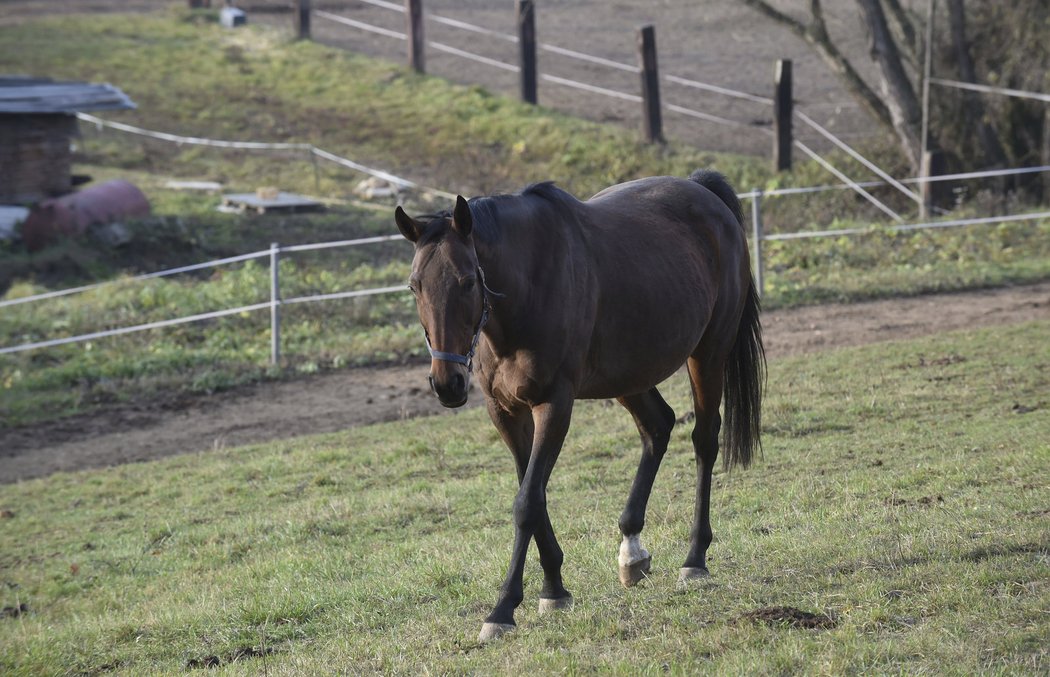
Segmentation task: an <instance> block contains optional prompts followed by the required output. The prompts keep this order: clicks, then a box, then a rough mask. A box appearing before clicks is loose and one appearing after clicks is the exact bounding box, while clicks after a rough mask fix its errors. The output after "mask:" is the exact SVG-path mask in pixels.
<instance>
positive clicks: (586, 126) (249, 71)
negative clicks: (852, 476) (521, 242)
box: [0, 11, 1050, 428]
mask: <svg viewBox="0 0 1050 677" xmlns="http://www.w3.org/2000/svg"><path fill="white" fill-rule="evenodd" d="M214 19H215V13H214V12H210V13H209V12H196V13H193V12H187V11H182V12H173V13H170V14H165V13H161V14H159V15H156V16H120V15H107V16H102V17H65V18H60V19H48V20H39V21H30V22H27V23H25V24H22V25H18V26H0V71H4V72H16V73H32V74H36V75H49V76H52V77H55V78H59V79H62V78H71V79H84V80H92V81H109V82H112V83H114V84H116V85H117V86H120V87H121V88H123V89H124V90H125V91H126V92H127V93H128V94H129V95H130V96H131V97H132V98H133V99H134V100H135V101H136V102H137V103H138V106H139V108H138V109H137V110H135V111H128V112H117V113H112V114H108V115H107V116H106V117H112V118H114V119H120V120H122V121H125V122H129V123H132V124H135V125H139V126H143V127H147V128H152V129H158V130H162V131H169V132H176V133H181V134H189V135H195V136H208V137H217V138H227V139H242V140H245V139H248V140H269V141H289V142H309V143H314V144H317V145H319V146H322V147H324V148H326V149H328V150H331V151H332V152H336V153H341V154H346V155H348V156H350V157H352V158H354V159H356V160H359V161H362V162H365V163H368V164H372V165H375V166H378V167H383V168H386V169H390V170H392V171H395V172H398V173H401V174H404V175H405V176H408V177H410V178H414V179H417V180H419V181H421V182H423V183H427V184H430V185H435V186H436V187H439V188H444V189H450V190H461V191H463V192H464V193H466V194H468V195H472V194H481V193H486V192H490V191H500V190H515V189H517V188H519V187H521V186H523V185H525V184H527V183H530V182H533V181H537V180H545V179H554V180H557V181H558V182H559V183H560V185H562V186H564V187H565V188H567V189H569V190H570V191H573V192H574V193H576V194H577V195H579V196H581V197H586V196H588V195H590V194H592V193H593V192H595V191H597V190H599V189H601V188H604V187H606V186H607V185H609V184H612V183H615V182H618V181H623V180H627V179H631V178H635V177H638V176H643V175H654V174H675V175H680V176H681V175H686V174H688V173H689V172H690V171H692V170H693V169H694V168H696V167H698V166H708V167H713V168H715V169H718V170H720V171H722V172H724V173H725V174H726V175H727V176H728V177H729V178H730V179H731V180H732V181H733V182H734V183H735V184H736V186H737V187H738V188H740V189H741V190H744V189H748V188H751V187H753V186H759V187H762V186H765V187H774V186H777V185H780V186H787V185H795V186H797V185H811V184H816V183H824V182H826V181H827V180H828V177H827V176H825V175H823V174H822V173H821V172H823V170H820V169H819V168H818V167H817V166H816V165H814V164H812V163H800V164H799V165H798V167H797V168H796V170H795V171H794V172H793V173H792V174H787V175H781V176H773V175H771V173H770V172H769V169H768V167H767V163H766V162H764V161H760V160H758V159H756V158H742V157H737V156H728V155H719V154H712V153H705V152H702V151H700V150H697V149H692V148H689V147H687V146H684V145H682V144H668V145H666V146H650V145H646V144H642V143H640V142H639V140H638V139H637V138H636V135H635V134H634V133H632V132H629V131H626V130H624V129H622V128H619V127H615V126H603V125H598V124H593V123H588V122H584V121H581V120H577V119H573V118H569V117H567V116H565V115H560V114H558V113H555V112H552V111H550V110H546V109H542V108H536V107H531V106H526V105H524V104H521V103H519V102H516V101H512V100H509V99H504V98H501V97H496V96H493V95H491V94H490V93H488V92H486V91H484V90H483V89H480V88H476V87H474V88H470V87H461V86H453V85H450V84H449V83H447V82H445V81H442V80H440V79H437V78H431V77H420V76H417V75H415V74H412V73H410V72H408V71H407V70H406V69H404V68H403V67H401V66H400V65H397V64H391V63H386V62H381V61H376V60H373V59H367V58H363V57H360V56H357V55H354V54H349V53H346V52H341V51H338V50H334V49H329V48H325V47H323V46H320V45H316V44H311V43H302V42H293V41H290V40H288V39H286V38H285V37H282V36H281V35H279V34H278V33H276V32H274V31H268V30H265V29H263V28H259V27H251V28H249V29H248V30H243V31H242V30H238V31H229V30H223V29H221V28H219V27H218V26H217V25H215V20H214ZM82 128H83V134H84V136H83V138H82V139H81V140H80V142H79V151H78V153H77V155H76V156H75V160H76V165H75V171H77V172H78V173H86V174H90V175H92V176H93V177H95V179H96V180H103V179H110V178H125V179H129V180H131V181H133V182H135V183H136V184H137V185H139V186H140V187H142V189H143V190H144V191H145V192H146V194H147V195H148V197H149V199H150V201H151V203H152V205H153V216H152V217H150V218H149V219H145V220H143V221H141V222H138V223H133V224H130V227H131V229H132V230H133V232H134V233H135V239H134V240H133V241H132V243H131V244H129V245H128V246H126V247H124V248H122V249H119V250H110V249H107V248H105V247H102V246H100V245H98V244H97V243H96V242H95V241H93V240H92V239H91V238H90V237H88V238H83V239H81V240H77V241H70V242H66V243H62V244H60V245H57V246H55V247H51V248H48V249H45V250H44V251H41V252H37V253H29V252H26V251H24V250H23V249H21V248H20V247H19V246H18V245H0V290H4V289H5V288H6V287H7V285H9V284H10V285H11V287H10V289H7V290H6V292H4V293H5V297H6V298H13V297H17V296H26V295H30V294H33V293H36V292H41V291H46V290H49V289H57V288H64V287H68V286H72V285H75V284H80V283H83V282H88V281H96V280H118V281H119V280H121V279H122V277H123V276H125V275H127V274H133V273H139V272H152V271H155V270H158V269H162V268H165V267H168V266H175V265H181V264H185V263H189V262H197V261H204V260H209V259H213V258H218V257H222V256H228V255H233V254H241V253H245V252H249V251H255V250H259V249H264V248H267V247H268V246H269V244H270V243H271V242H278V243H281V244H286V245H287V244H298V243H304V242H316V241H324V240H335V239H345V238H349V237H358V236H364V235H374V234H377V233H384V234H387V233H393V232H394V228H393V223H392V217H391V209H392V206H393V205H392V204H391V205H388V206H387V208H386V209H385V210H384V209H382V208H381V209H380V211H376V210H373V209H364V208H360V207H356V206H353V205H348V204H345V203H342V202H337V203H336V204H334V205H333V206H332V208H331V209H330V211H329V213H327V214H324V215H312V216H306V215H303V216H291V217H290V216H281V215H272V216H264V217H256V216H243V215H230V214H218V213H216V212H215V210H214V208H215V206H216V205H217V204H218V202H219V198H218V197H217V196H211V195H197V194H192V195H187V194H185V193H181V192H177V191H173V190H170V189H167V188H165V183H166V182H167V180H168V179H209V180H215V181H220V182H222V183H224V184H225V185H226V186H227V187H228V188H229V189H230V190H234V191H251V190H253V189H254V188H255V187H257V186H260V185H277V186H280V187H282V188H285V189H291V190H297V191H303V192H307V193H310V194H320V195H321V196H323V197H325V198H330V199H334V200H340V201H341V200H342V199H343V198H347V197H350V193H351V188H352V187H353V185H354V184H356V183H357V181H358V180H359V179H360V176H359V175H355V174H352V173H349V172H347V171H344V170H342V169H339V168H336V167H334V166H331V165H324V164H322V165H321V166H320V167H319V170H318V172H317V175H316V177H315V172H314V168H313V166H312V165H311V164H310V163H309V162H306V161H304V160H303V159H302V158H301V157H285V156H277V157H275V156H272V155H260V154H250V153H234V154H228V153H225V152H223V151H216V150H213V149H203V148H199V147H180V146H176V145H172V144H163V143H159V142H156V141H151V140H147V139H142V138H139V137H129V136H126V135H120V134H117V133H114V132H111V131H106V132H104V133H98V132H96V131H94V130H93V129H92V128H91V127H90V126H89V125H82ZM866 152H867V151H866ZM879 160H880V162H883V158H881V157H880V158H879ZM835 161H836V163H845V164H842V166H843V167H844V168H849V164H848V162H847V161H845V160H843V159H842V158H836V159H835ZM892 163H893V159H892V158H888V159H886V162H883V164H884V165H886V166H890V167H892ZM855 169H856V168H851V169H850V171H855ZM880 197H883V198H885V199H887V200H891V201H892V200H893V199H894V197H893V196H892V194H890V193H887V194H886V195H882V194H881V193H880ZM413 199H414V198H413ZM764 204H765V208H764V220H765V223H766V226H767V228H768V230H769V231H770V232H776V231H785V230H791V231H794V230H799V229H823V228H827V227H833V228H838V227H855V226H861V227H868V226H869V224H871V223H872V222H873V214H872V211H873V210H872V208H870V207H868V206H865V205H866V203H865V202H864V201H863V200H859V199H858V198H856V196H852V195H849V194H847V193H845V192H838V193H835V194H821V195H820V196H808V197H803V198H777V199H767V200H766V201H765V203H764ZM894 204H896V203H894ZM438 206H439V207H447V206H449V205H438ZM899 206H900V205H898V207H899ZM418 209H424V206H423V205H420V206H419V207H418ZM969 209H971V207H970V206H964V207H963V208H961V209H960V210H958V213H957V214H955V215H958V216H962V215H966V214H968V213H970V212H969V211H967V210H969ZM871 228H872V232H871V234H867V235H863V236H859V237H854V238H839V239H822V240H797V241H792V242H779V243H769V245H768V246H767V249H766V257H765V263H766V271H767V278H766V283H767V285H766V286H767V289H766V293H765V296H764V305H765V307H766V308H776V307H783V306H790V305H797V304H807V303H819V302H826V301H849V300H857V299H864V298H873V297H882V296H891V295H898V294H917V293H923V292H928V291H939V290H950V289H962V288H970V287H981V286H990V285H998V284H1008V283H1023V282H1027V281H1034V280H1040V279H1046V278H1047V277H1048V276H1050V221H1047V220H1044V221H1042V222H1034V223H1023V224H1001V225H989V226H980V227H975V228H970V229H959V230H953V231H940V232H936V233H932V234H931V233H915V234H897V235H894V234H889V233H886V232H885V231H882V230H880V229H879V227H878V226H871ZM409 251H410V249H409V247H408V246H407V244H405V243H394V244H390V245H384V246H379V247H375V246H374V247H369V248H361V249H355V250H349V249H342V250H337V251H335V252H331V253H328V254H325V255H318V254H310V255H298V256H295V257H288V258H287V259H286V260H285V262H284V263H283V264H282V278H283V279H284V280H285V282H286V283H287V285H286V286H285V287H284V289H283V291H284V296H285V297H286V298H287V297H288V296H291V295H295V294H303V295H309V294H315V293H326V292H333V291H343V290H347V289H359V288H364V287H368V286H375V285H382V286H386V285H393V284H398V283H400V282H403V281H404V280H405V279H406V277H407V267H408V257H409ZM266 277H267V276H266V270H265V268H264V267H261V266H258V265H255V266H244V267H233V268H225V269H222V270H221V271H214V272H213V271H207V272H205V273H202V274H198V275H192V276H185V277H180V278H169V279H163V280H153V281H150V282H147V283H130V282H118V284H116V285H115V286H114V287H110V288H106V289H104V290H101V291H98V292H95V293H89V294H85V295H82V296H76V297H69V298H65V299H59V300H54V301H48V302H44V303H35V304H31V305H25V306H12V307H7V308H3V309H0V345H2V346H13V345H19V344H22V343H28V342H33V341H40V340H46V339H52V338H58V337H62V336H72V335H77V334H84V333H91V332H96V331H101V330H105V329H108V328H113V327H122V326H129V325H134V324H140V323H145V322H150V321H154V320H161V319H170V318H174V317H179V316H183V315H188V314H192V313H196V312H206V311H210V310H217V309H221V308H230V307H237V306H241V305H247V304H251V303H257V302H260V301H264V300H267V299H268V282H267V279H266ZM267 320H268V318H267V317H266V313H265V312H259V313H256V314H254V315H250V316H247V317H240V316H237V317H231V318H225V319H220V320H214V321H210V322H208V323H205V324H195V325H186V326H183V327H181V328H179V329H166V330H161V331H151V332H144V333H140V334H134V335H128V336H124V337H120V338H108V339H103V340H99V341H93V342H90V343H82V344H77V345H74V346H66V347H61V348H53V349H47V350H40V351H32V352H27V353H20V354H17V355H10V356H8V355H4V356H0V428H3V427H7V426H16V425H26V424H33V423H39V422H41V421H47V420H51V419H55V418H59V417H62V416H67V415H70V414H75V413H83V412H89V411H91V410H93V409H95V408H97V407H104V406H108V405H111V404H115V403H116V404H120V403H126V402H130V401H137V402H145V401H153V400H156V399H158V398H160V397H175V398H177V397H181V396H183V395H185V394H188V393H189V394H192V393H201V392H213V391H216V390H222V389H224V388H229V387H233V386H236V385H238V384H243V383H245V382H251V381H258V380H260V379H267V378H280V377H284V376H286V375H288V374H291V375H294V374H297V373H302V372H307V373H310V372H315V371H321V370H328V369H339V368H343V367H345V366H349V365H355V364H361V363H382V362H388V361H398V360H404V359H408V358H410V357H413V356H418V355H421V354H423V353H422V351H423V346H422V345H421V342H420V341H419V329H418V327H417V323H416V321H415V319H414V309H413V307H412V303H411V298H410V297H409V296H408V295H407V294H405V295H402V296H384V297H373V298H370V299H359V300H356V301H352V302H351V301H342V302H329V303H322V304H311V305H300V306H294V307H287V308H285V310H284V325H283V354H284V355H285V363H284V365H283V370H271V369H270V368H269V365H268V353H269V351H268V344H269V337H268V322H267Z"/></svg>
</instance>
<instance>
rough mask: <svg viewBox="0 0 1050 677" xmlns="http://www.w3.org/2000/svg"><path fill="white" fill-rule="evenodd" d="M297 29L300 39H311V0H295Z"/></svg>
mask: <svg viewBox="0 0 1050 677" xmlns="http://www.w3.org/2000/svg"><path fill="white" fill-rule="evenodd" d="M295 5H296V7H295V31H296V34H297V35H298V36H299V39H300V40H309V39H310V0H295Z"/></svg>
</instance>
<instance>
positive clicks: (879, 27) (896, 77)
mask: <svg viewBox="0 0 1050 677" xmlns="http://www.w3.org/2000/svg"><path fill="white" fill-rule="evenodd" d="M857 4H859V5H860V8H861V11H862V12H863V13H864V18H865V21H866V23H867V25H868V30H869V31H871V56H872V58H873V59H874V60H875V63H876V64H877V65H878V67H879V75H880V79H881V85H882V93H883V100H884V101H885V103H886V107H887V108H888V109H889V111H890V118H891V120H892V123H893V129H894V131H895V132H896V133H897V138H898V139H899V140H900V143H901V147H902V148H903V149H904V151H905V153H906V154H907V156H908V159H909V160H910V161H911V163H912V166H913V169H915V170H918V168H919V165H920V163H921V160H922V153H923V150H924V149H923V148H922V140H921V138H920V136H921V135H920V131H919V130H920V127H921V124H922V106H921V105H920V103H919V98H918V96H916V94H915V88H914V87H913V86H912V83H911V80H909V79H908V75H907V73H906V72H905V70H904V63H903V61H902V60H901V54H900V50H898V49H897V44H896V42H894V40H893V35H892V34H891V33H890V28H889V25H888V24H887V22H886V14H885V12H883V10H882V4H881V3H880V1H879V0H857ZM931 145H935V144H931Z"/></svg>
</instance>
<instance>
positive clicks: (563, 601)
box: [540, 595, 573, 614]
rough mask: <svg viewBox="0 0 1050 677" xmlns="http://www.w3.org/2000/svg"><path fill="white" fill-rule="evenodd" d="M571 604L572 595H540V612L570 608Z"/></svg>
mask: <svg viewBox="0 0 1050 677" xmlns="http://www.w3.org/2000/svg"><path fill="white" fill-rule="evenodd" d="M572 604H573V599H572V595H569V596H568V597H555V598H547V597H540V613H541V614H545V613H547V612H549V611H561V610H564V609H571V608H572Z"/></svg>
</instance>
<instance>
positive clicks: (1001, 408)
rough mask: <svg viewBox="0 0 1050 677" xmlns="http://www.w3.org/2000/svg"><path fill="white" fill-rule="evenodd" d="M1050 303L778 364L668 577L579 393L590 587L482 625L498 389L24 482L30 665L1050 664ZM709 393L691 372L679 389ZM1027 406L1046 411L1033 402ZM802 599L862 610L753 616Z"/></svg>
mask: <svg viewBox="0 0 1050 677" xmlns="http://www.w3.org/2000/svg"><path fill="white" fill-rule="evenodd" d="M1048 331H1050V323H1047V322H1037V323H1032V324H1027V325H1020V326H1012V327H1005V328H999V329H995V330H982V331H972V332H959V333H953V334H946V335H942V336H938V337H934V338H927V339H922V340H915V341H909V342H898V343H891V344H884V345H878V346H869V347H865V348H860V349H849V350H843V351H838V352H832V353H827V354H824V355H822V356H820V357H816V358H815V357H803V358H792V359H783V360H777V361H774V362H773V363H772V364H771V365H770V381H769V387H768V395H767V399H766V407H765V412H766V415H765V422H764V445H765V453H764V458H763V459H762V460H760V461H759V462H758V463H757V464H756V466H755V467H753V468H751V469H749V470H747V471H739V470H736V471H733V472H732V473H729V474H725V473H722V472H720V471H718V472H716V475H715V488H714V493H713V499H712V509H713V516H714V528H715V534H716V540H715V543H714V545H713V546H712V549H711V553H710V565H711V568H712V572H713V574H714V575H713V578H712V579H710V580H709V581H708V582H706V583H704V584H703V585H702V586H700V587H699V588H697V589H691V590H677V589H675V586H674V581H675V577H676V574H677V567H678V566H679V564H680V563H681V561H682V559H683V558H684V556H685V549H686V543H685V539H686V535H687V533H688V529H689V521H690V519H691V513H692V486H693V477H694V474H693V469H692V465H693V461H692V453H691V448H690V443H689V432H690V430H689V427H688V426H679V427H678V428H677V429H676V431H675V433H674V436H673V441H672V445H671V451H670V452H669V454H668V457H667V459H666V460H665V462H664V467H663V468H662V470H661V473H660V476H659V477H658V479H657V484H656V488H655V490H654V493H653V496H652V499H651V502H650V508H649V515H648V522H647V528H646V531H645V533H644V538H645V542H646V545H647V547H648V548H649V549H650V550H651V551H652V552H653V554H654V565H655V568H654V572H653V576H652V580H651V581H649V582H648V583H646V584H643V585H642V586H640V587H639V588H636V589H632V590H623V589H621V588H620V586H619V583H618V581H617V579H616V570H615V555H616V549H617V543H618V534H617V530H616V520H617V517H618V515H619V512H620V509H621V507H622V501H623V500H624V498H625V496H626V493H627V489H628V487H629V481H630V478H631V473H632V472H633V468H634V466H635V462H636V458H637V454H638V444H637V437H636V432H635V431H634V430H633V426H632V424H631V422H630V420H629V417H628V416H627V414H626V413H625V412H624V411H622V410H621V409H620V408H619V407H616V406H607V404H606V403H601V402H590V403H579V405H578V407H577V409H576V412H575V417H574V427H573V430H572V432H571V433H570V436H569V439H568V440H567V442H566V444H565V450H564V453H563V454H562V456H561V460H560V461H559V465H558V468H557V469H556V471H555V473H554V475H553V478H552V481H551V486H550V493H549V503H550V509H551V515H552V520H553V522H554V525H555V529H556V530H557V532H558V534H559V537H560V540H561V543H562V545H563V547H564V549H565V552H566V565H565V576H566V582H567V585H568V586H569V588H570V590H572V591H573V593H574V594H575V596H576V599H577V605H576V608H575V609H574V610H572V611H570V612H568V613H564V614H559V615H554V616H545V617H542V618H540V617H538V616H537V614H536V611H535V604H536V596H537V592H538V587H539V582H540V574H539V568H538V563H537V562H536V559H535V554H534V553H533V554H532V555H531V556H530V560H529V564H528V566H527V571H526V595H527V599H526V602H525V604H524V605H523V607H522V608H521V609H520V610H519V612H518V615H517V618H518V624H519V630H518V632H517V633H515V634H514V635H511V636H509V637H508V638H506V639H505V640H504V641H500V642H498V643H496V644H493V645H489V646H484V647H479V646H478V645H477V644H476V643H475V641H474V637H475V635H476V633H477V631H478V629H479V627H480V623H481V620H482V618H483V617H484V615H485V614H486V613H487V611H488V609H489V607H490V605H491V604H492V603H493V602H494V601H495V596H496V592H497V588H498V585H499V582H500V580H501V577H502V575H503V573H504V567H505V566H506V559H507V557H508V553H509V548H510V541H511V536H512V533H511V519H510V503H511V501H512V497H513V493H514V489H515V482H514V472H513V467H512V463H511V460H510V455H509V454H508V453H507V451H506V450H505V449H504V448H503V446H502V443H501V442H499V440H498V438H497V435H496V433H495V431H494V429H493V428H492V427H491V425H490V424H489V423H488V422H487V420H486V418H485V415H484V414H483V413H482V412H481V411H479V410H473V411H468V412H465V413H462V414H459V415H455V416H447V417H437V418H428V419H418V420H415V421H410V422H405V423H397V424H387V425H380V426H375V427H369V428H362V429H355V430H348V431H346V432H343V433H338V434H332V435H323V436H316V437H308V438H302V439H297V440H287V441H281V442H274V443H270V444H264V445H256V446H250V447H244V448H237V449H222V450H217V451H214V452H210V453H207V454H198V455H187V456H181V457H176V458H171V459H166V460H162V461H157V462H153V463H145V464H136V465H127V466H122V467H119V468H114V469H110V470H102V471H88V472H82V473H75V474H57V475H54V476H52V477H49V478H45V479H40V480H33V481H29V482H23V483H19V484H15V485H7V486H3V487H0V509H2V510H3V511H4V512H3V521H2V527H3V528H2V529H0V579H2V580H3V582H4V585H3V588H2V592H0V597H2V604H3V606H5V607H17V606H18V605H19V604H25V605H27V607H28V612H26V613H24V614H22V615H20V616H17V617H4V618H2V619H0V671H3V672H5V673H6V674H60V673H77V674H96V673H101V672H114V673H116V674H129V675H130V674H136V675H137V674H172V673H179V672H182V671H183V670H185V669H187V668H195V667H199V666H205V665H215V664H217V665H220V666H221V668H222V670H223V674H253V675H255V674H260V673H265V674H309V673H318V672H321V673H342V672H350V673H358V672H373V671H384V672H391V673H406V674H408V673H411V674H418V673H420V672H423V671H427V672H431V673H442V674H443V673H450V672H454V673H487V674H492V673H517V672H521V671H523V670H531V671H534V672H536V673H543V674H546V673H555V672H568V673H592V672H596V671H599V672H608V673H613V674H625V675H626V674H631V675H634V674H664V673H667V672H669V673H671V674H696V673H697V672H703V673H708V674H744V673H747V674H770V673H780V674H783V673H808V674H873V673H881V674H887V673H888V674H930V673H932V674H960V675H964V674H965V675H969V674H978V673H980V674H1040V673H1045V672H1046V671H1047V669H1048V668H1050V654H1048V653H1047V644H1046V638H1047V633H1048V631H1050V618H1048V617H1047V610H1048V609H1050V560H1048V557H1050V523H1048V521H1047V509H1048V504H1050V485H1048V484H1047V482H1046V477H1047V475H1048V472H1050V444H1048V440H1050V399H1048V398H1047V393H1048V392H1050V352H1048V348H1047V343H1046V340H1045V338H1046V336H1047V332H1048ZM665 391H666V393H667V397H668V400H669V402H671V404H672V405H673V406H674V407H675V408H676V409H677V410H678V413H683V412H684V411H686V403H687V402H688V393H687V389H686V386H685V384H684V382H683V381H682V380H681V378H680V377H675V378H674V379H672V381H671V382H669V384H668V385H667V387H666V388H665ZM1020 412H1024V413H1020ZM770 606H790V607H795V608H798V609H801V610H804V611H809V612H813V613H822V614H828V615H829V616H830V617H831V618H832V619H833V620H834V627H831V628H828V629H823V630H806V629H798V628H791V627H784V626H777V625H773V626H769V625H765V624H762V623H757V622H754V621H750V620H747V619H746V618H745V615H746V614H748V613H749V612H751V611H753V610H755V609H757V608H763V607H770Z"/></svg>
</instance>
